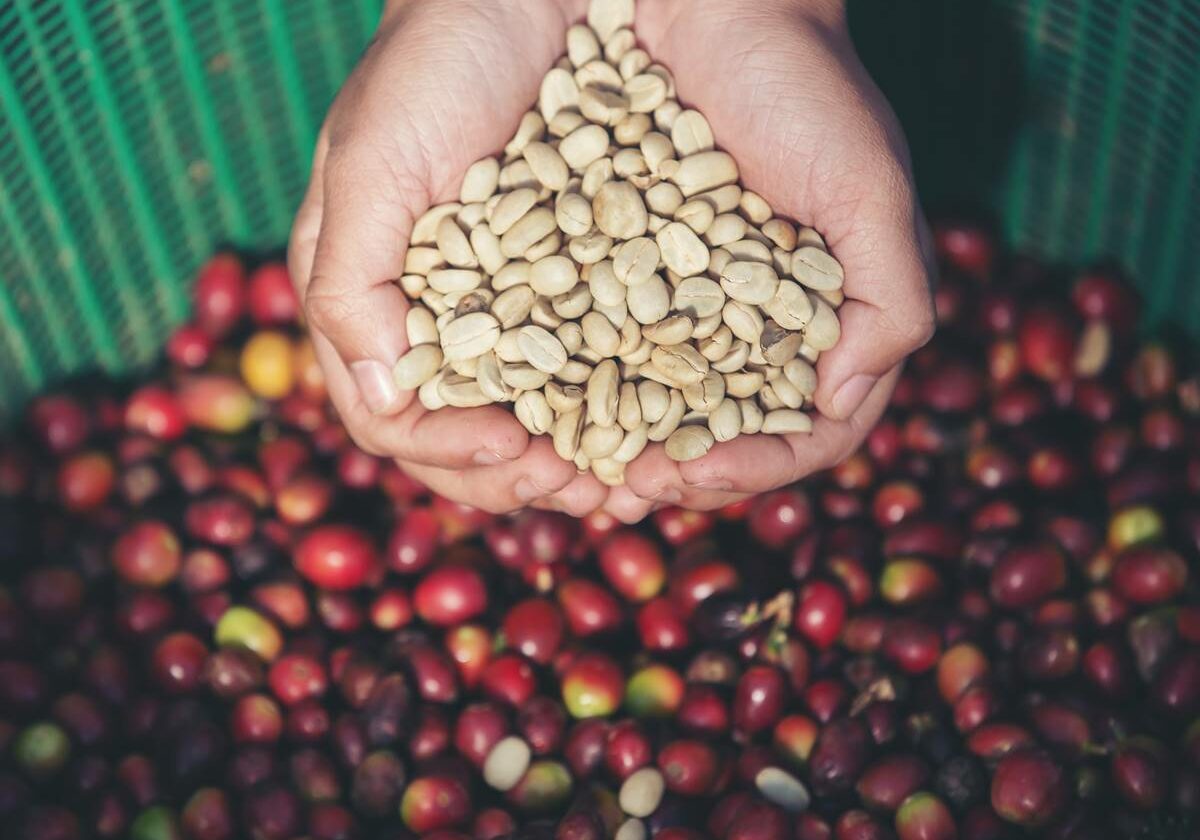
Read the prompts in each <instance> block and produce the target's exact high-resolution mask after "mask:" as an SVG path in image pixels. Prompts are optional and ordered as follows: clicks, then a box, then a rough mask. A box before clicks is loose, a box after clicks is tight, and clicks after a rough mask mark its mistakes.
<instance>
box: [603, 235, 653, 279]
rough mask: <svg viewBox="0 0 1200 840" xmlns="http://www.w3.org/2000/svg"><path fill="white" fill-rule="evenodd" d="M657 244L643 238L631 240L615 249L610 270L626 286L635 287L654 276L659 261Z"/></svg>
mask: <svg viewBox="0 0 1200 840" xmlns="http://www.w3.org/2000/svg"><path fill="white" fill-rule="evenodd" d="M660 256H661V255H660V254H659V250H658V244H657V243H656V242H655V241H654V240H653V239H649V238H647V237H644V236H639V237H638V238H636V239H631V240H629V241H628V242H625V243H622V244H621V245H619V246H618V247H617V253H616V256H615V257H614V258H613V262H612V270H613V273H614V274H615V275H616V278H617V279H618V280H620V281H621V282H622V283H623V284H624V285H626V286H636V285H637V284H638V283H644V282H646V281H647V280H649V279H650V278H651V277H653V276H654V272H655V271H656V270H657V269H658V263H659V259H660Z"/></svg>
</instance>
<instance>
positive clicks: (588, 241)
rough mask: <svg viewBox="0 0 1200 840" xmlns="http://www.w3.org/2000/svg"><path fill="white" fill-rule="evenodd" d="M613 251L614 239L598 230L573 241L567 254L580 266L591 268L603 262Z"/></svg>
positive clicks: (577, 237) (568, 247)
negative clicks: (590, 266)
mask: <svg viewBox="0 0 1200 840" xmlns="http://www.w3.org/2000/svg"><path fill="white" fill-rule="evenodd" d="M610 250H612V239H611V238H610V237H608V236H605V235H604V234H603V233H601V232H600V231H598V230H592V231H590V232H588V233H585V234H584V235H583V236H576V237H574V238H572V239H571V241H570V243H569V244H568V246H567V252H568V253H569V254H570V255H571V259H573V260H575V262H577V263H579V264H580V265H584V266H589V265H595V264H596V263H598V262H600V261H601V260H603V259H604V258H605V257H607V256H608V252H609V251H610Z"/></svg>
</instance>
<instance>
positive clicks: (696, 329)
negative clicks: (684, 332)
mask: <svg viewBox="0 0 1200 840" xmlns="http://www.w3.org/2000/svg"><path fill="white" fill-rule="evenodd" d="M723 326H725V324H724V322H723V321H722V320H721V313H720V312H716V313H714V314H712V315H709V316H708V317H706V318H697V319H696V322H695V324H693V326H692V339H693V340H695V341H703V340H704V339H706V338H708V337H710V336H711V335H712V334H713V333H715V332H716V331H717V330H719V329H720V328H721V327H723Z"/></svg>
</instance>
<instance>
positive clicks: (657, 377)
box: [634, 362, 680, 388]
mask: <svg viewBox="0 0 1200 840" xmlns="http://www.w3.org/2000/svg"><path fill="white" fill-rule="evenodd" d="M634 378H635V379H649V380H650V381H652V382H659V383H661V384H663V385H666V386H667V387H668V388H679V387H680V385H679V383H677V382H676V381H675V380H674V379H672V378H671V377H670V376H668V375H667V374H665V373H663V372H662V371H661V370H659V369H658V368H656V367H655V366H654V365H652V364H651V363H650V362H643V363H642V364H640V365H638V366H637V371H636V373H635V374H634Z"/></svg>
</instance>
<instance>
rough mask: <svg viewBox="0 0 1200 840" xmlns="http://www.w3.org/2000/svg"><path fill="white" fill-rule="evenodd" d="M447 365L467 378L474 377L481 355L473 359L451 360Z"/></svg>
mask: <svg viewBox="0 0 1200 840" xmlns="http://www.w3.org/2000/svg"><path fill="white" fill-rule="evenodd" d="M447 367H449V368H450V370H452V371H453V372H454V373H457V374H458V375H459V376H465V377H466V378H467V379H474V378H475V372H476V370H477V369H478V367H479V357H478V356H476V357H474V358H471V359H459V360H458V361H456V362H450V363H449V364H448V365H447Z"/></svg>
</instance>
